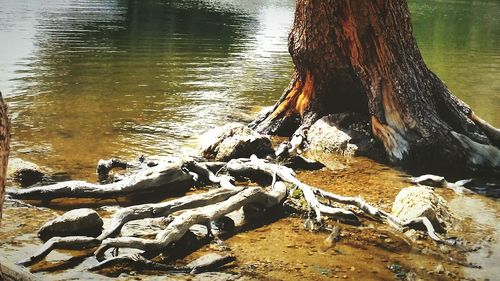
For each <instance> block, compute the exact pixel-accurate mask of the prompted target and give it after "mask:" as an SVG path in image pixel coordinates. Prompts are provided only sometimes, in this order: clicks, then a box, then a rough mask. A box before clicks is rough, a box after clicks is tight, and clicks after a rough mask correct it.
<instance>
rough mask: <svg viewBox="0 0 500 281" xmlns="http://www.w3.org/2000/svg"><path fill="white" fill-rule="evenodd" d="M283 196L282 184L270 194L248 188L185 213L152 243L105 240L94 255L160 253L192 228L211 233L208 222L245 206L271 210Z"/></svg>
mask: <svg viewBox="0 0 500 281" xmlns="http://www.w3.org/2000/svg"><path fill="white" fill-rule="evenodd" d="M285 196H286V187H285V186H284V185H283V184H278V183H277V184H275V185H274V186H273V187H272V189H271V190H270V191H266V190H265V189H263V188H261V187H247V188H244V189H242V190H241V191H240V192H238V193H237V194H235V195H233V196H232V197H230V198H228V199H227V200H226V201H224V202H220V203H217V204H213V205H208V206H205V207H200V208H195V209H190V210H187V211H185V212H184V213H182V214H180V215H179V216H177V217H175V219H174V220H173V221H172V222H171V223H170V224H169V225H168V226H167V227H166V228H165V229H164V230H163V231H161V232H160V233H158V234H157V236H156V238H155V239H154V240H149V239H141V238H133V237H120V238H108V239H106V240H104V241H103V242H102V244H101V246H100V247H99V248H98V249H97V250H96V252H95V254H96V257H97V258H98V259H101V258H103V257H104V253H105V251H106V250H107V249H109V248H112V247H117V248H136V249H141V250H143V251H146V252H156V251H160V250H162V249H165V248H166V247H167V246H168V245H169V244H170V243H172V242H175V241H178V240H179V239H181V238H182V236H183V235H184V234H185V233H186V232H187V231H188V230H189V228H190V227H191V226H193V225H195V224H201V225H205V226H207V228H208V229H210V222H211V221H214V220H216V219H218V218H220V217H222V216H224V215H226V214H229V213H231V212H233V211H236V210H238V209H239V208H241V207H243V206H245V205H248V204H251V203H260V204H264V205H266V207H271V206H274V205H277V204H279V202H281V201H282V200H283V199H284V198H285ZM209 232H210V231H209Z"/></svg>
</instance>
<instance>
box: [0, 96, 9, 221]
mask: <svg viewBox="0 0 500 281" xmlns="http://www.w3.org/2000/svg"><path fill="white" fill-rule="evenodd" d="M9 152H10V121H9V116H8V112H7V105H6V104H5V102H4V100H3V97H2V93H1V92H0V225H1V224H2V208H3V200H4V195H5V179H6V178H7V165H8V162H9Z"/></svg>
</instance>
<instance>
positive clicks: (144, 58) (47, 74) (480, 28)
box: [0, 0, 500, 179]
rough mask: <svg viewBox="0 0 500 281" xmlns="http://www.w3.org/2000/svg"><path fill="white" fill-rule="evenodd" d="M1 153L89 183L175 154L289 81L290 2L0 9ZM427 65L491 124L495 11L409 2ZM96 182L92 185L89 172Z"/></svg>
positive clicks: (498, 94) (50, 4)
mask: <svg viewBox="0 0 500 281" xmlns="http://www.w3.org/2000/svg"><path fill="white" fill-rule="evenodd" d="M0 7H1V11H0V39H1V41H2V44H0V90H1V91H2V92H3V95H4V96H5V97H6V100H7V101H8V103H9V105H10V113H11V116H12V123H13V141H12V145H13V155H14V156H19V157H22V158H25V159H27V160H31V161H34V162H36V163H38V164H42V165H45V166H49V167H51V168H53V169H55V170H59V171H66V172H68V173H69V174H70V175H71V176H73V177H78V178H88V177H89V173H93V171H94V168H95V163H96V162H97V160H98V159H100V158H108V157H111V156H121V157H124V158H131V157H136V156H138V155H140V154H146V155H150V154H169V153H177V152H178V151H179V150H181V149H182V147H183V146H188V147H190V146H192V139H191V137H192V136H196V135H198V134H199V133H201V132H203V131H205V130H206V129H208V128H209V127H212V126H216V125H220V124H224V123H226V122H228V121H230V120H235V119H238V118H240V117H241V116H240V115H241V113H249V112H253V111H254V110H255V109H256V108H258V107H260V106H266V105H271V104H272V103H273V102H274V101H275V100H276V99H277V98H278V97H279V96H280V94H281V92H282V91H283V89H284V88H285V87H286V85H287V84H288V82H289V76H290V73H291V69H292V65H291V61H290V58H289V55H288V50H287V35H288V31H289V29H290V27H291V24H292V20H293V12H294V1H291V0H288V1H273V0H265V1H246V0H238V1H229V0H218V1H217V0H205V1H202V0H198V1H195V0H183V1H163V0H162V1H159V0H152V1H151V0H148V1H119V0H116V1H111V0H105V1H104V0H93V1H88V0H87V1H62V0H44V1H41V0H31V1H18V0H0ZM410 7H411V11H412V14H413V22H414V26H415V33H416V36H417V39H418V42H419V46H420V48H421V50H422V53H423V56H424V58H425V60H426V62H427V63H428V64H429V66H430V68H431V69H433V70H434V71H435V72H437V73H438V75H439V76H440V77H441V78H442V79H443V80H444V81H445V82H446V83H447V84H448V86H449V87H450V88H451V90H452V91H453V92H454V93H455V94H456V95H458V96H459V97H460V98H462V99H463V100H465V101H466V102H467V103H469V104H470V105H471V106H472V107H473V108H474V110H475V111H476V112H478V113H479V115H480V116H482V117H483V118H484V119H486V120H488V121H489V122H491V123H493V124H494V125H496V126H500V114H499V113H498V112H499V108H500V79H499V77H500V17H499V16H498V15H499V14H500V2H498V1H410ZM91 178H92V179H94V175H93V174H92V175H91Z"/></svg>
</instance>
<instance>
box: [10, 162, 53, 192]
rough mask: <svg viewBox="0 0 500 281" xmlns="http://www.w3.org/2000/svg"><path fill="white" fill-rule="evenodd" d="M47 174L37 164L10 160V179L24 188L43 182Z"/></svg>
mask: <svg viewBox="0 0 500 281" xmlns="http://www.w3.org/2000/svg"><path fill="white" fill-rule="evenodd" d="M46 172H47V171H44V170H43V169H42V168H41V167H40V166H38V165H37V164H35V163H32V162H28V161H25V160H21V159H18V158H14V159H10V160H9V165H8V169H7V174H8V177H10V178H11V179H12V180H13V181H15V182H17V183H19V184H20V185H21V186H22V187H27V186H30V185H34V184H36V183H39V182H41V181H42V179H43V178H44V177H45V176H46Z"/></svg>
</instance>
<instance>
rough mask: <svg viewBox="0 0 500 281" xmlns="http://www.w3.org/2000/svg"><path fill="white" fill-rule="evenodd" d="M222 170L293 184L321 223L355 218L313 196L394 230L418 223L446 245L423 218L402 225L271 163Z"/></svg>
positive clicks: (254, 161)
mask: <svg viewBox="0 0 500 281" xmlns="http://www.w3.org/2000/svg"><path fill="white" fill-rule="evenodd" d="M226 169H227V170H228V172H229V173H233V174H238V175H242V174H249V173H250V174H256V173H259V172H260V173H264V174H266V175H269V176H273V175H276V176H277V177H278V178H280V179H281V180H283V181H285V182H288V183H291V184H293V185H295V186H296V187H297V188H299V189H300V190H302V192H303V194H304V199H305V200H306V201H307V203H308V204H309V206H310V207H311V209H312V210H314V212H315V214H316V219H317V220H318V221H320V220H321V215H326V216H331V215H334V216H335V215H337V216H338V215H342V216H348V218H349V219H353V217H354V218H355V217H356V215H355V214H354V213H353V212H351V211H348V210H343V211H340V212H339V210H342V209H339V208H331V207H330V206H326V205H325V204H323V203H321V202H320V201H319V200H318V199H317V197H316V196H318V197H320V198H324V199H328V200H331V201H334V202H338V203H342V204H346V205H350V206H355V207H357V208H358V209H359V210H361V211H362V212H364V213H366V214H368V215H369V216H371V217H374V218H376V219H378V220H381V221H382V222H385V223H387V224H388V225H390V226H392V227H393V228H394V229H396V230H398V231H403V230H404V229H405V227H408V226H409V225H411V224H414V223H422V224H424V226H425V227H426V228H427V233H428V234H429V237H430V238H432V239H433V240H434V241H436V242H439V243H445V244H448V243H447V241H446V240H445V239H443V238H441V237H440V236H439V235H438V234H436V232H435V231H434V228H433V227H432V224H431V225H430V227H429V221H428V219H427V218H425V217H423V218H417V219H415V220H412V221H411V222H403V221H401V220H399V219H398V218H396V217H395V216H393V215H391V214H389V213H387V212H385V211H383V210H380V209H378V208H376V207H374V206H372V205H370V204H368V203H367V202H365V201H364V200H363V199H361V198H357V197H348V196H341V195H337V194H334V193H331V192H327V191H324V190H322V189H319V188H316V187H312V186H309V185H307V184H304V183H302V182H301V181H299V180H298V179H297V178H296V177H295V173H294V172H293V170H292V169H290V168H287V167H284V166H281V165H277V164H273V163H270V162H268V161H266V160H263V159H258V158H256V157H252V158H250V159H233V160H231V161H229V162H228V163H227V165H226Z"/></svg>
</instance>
